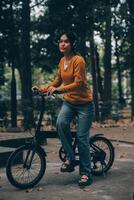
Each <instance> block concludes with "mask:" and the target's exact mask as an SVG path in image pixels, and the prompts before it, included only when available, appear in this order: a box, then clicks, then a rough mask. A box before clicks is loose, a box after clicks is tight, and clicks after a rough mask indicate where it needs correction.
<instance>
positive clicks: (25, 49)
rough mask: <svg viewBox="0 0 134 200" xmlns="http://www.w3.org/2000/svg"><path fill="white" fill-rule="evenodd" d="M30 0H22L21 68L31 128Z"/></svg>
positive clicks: (26, 119) (26, 124)
mask: <svg viewBox="0 0 134 200" xmlns="http://www.w3.org/2000/svg"><path fill="white" fill-rule="evenodd" d="M29 3H30V2H29V0H23V1H22V19H21V31H22V37H21V67H20V68H19V72H20V77H21V89H22V109H23V114H24V127H25V128H29V127H31V126H32V124H33V115H32V111H33V102H32V91H31V88H32V77H31V55H30V5H29Z"/></svg>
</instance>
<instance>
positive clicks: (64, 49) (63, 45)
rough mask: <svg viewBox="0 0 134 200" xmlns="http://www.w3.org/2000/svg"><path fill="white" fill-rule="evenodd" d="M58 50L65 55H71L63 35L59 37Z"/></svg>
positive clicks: (69, 44)
mask: <svg viewBox="0 0 134 200" xmlns="http://www.w3.org/2000/svg"><path fill="white" fill-rule="evenodd" d="M59 50H60V52H61V53H63V54H66V55H68V54H70V53H71V43H70V41H69V39H68V37H67V36H66V35H65V34H64V35H62V36H61V37H60V41H59Z"/></svg>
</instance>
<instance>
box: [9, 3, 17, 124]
mask: <svg viewBox="0 0 134 200" xmlns="http://www.w3.org/2000/svg"><path fill="white" fill-rule="evenodd" d="M10 19H11V22H10V42H9V55H10V59H11V64H10V66H11V70H12V79H11V126H12V127H17V98H16V79H15V69H14V67H15V66H14V65H15V64H14V63H15V48H14V47H15V27H14V18H13V0H10Z"/></svg>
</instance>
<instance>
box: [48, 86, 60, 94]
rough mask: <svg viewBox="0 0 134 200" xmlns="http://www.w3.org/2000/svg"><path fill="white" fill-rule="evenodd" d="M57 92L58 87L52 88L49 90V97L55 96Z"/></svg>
mask: <svg viewBox="0 0 134 200" xmlns="http://www.w3.org/2000/svg"><path fill="white" fill-rule="evenodd" d="M56 91H58V90H57V88H56V87H54V86H50V87H49V88H48V89H47V94H48V95H53V94H54V93H56Z"/></svg>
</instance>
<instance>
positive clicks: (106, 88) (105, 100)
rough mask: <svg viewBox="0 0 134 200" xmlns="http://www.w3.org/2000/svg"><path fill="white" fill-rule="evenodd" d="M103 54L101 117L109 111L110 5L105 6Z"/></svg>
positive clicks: (110, 83)
mask: <svg viewBox="0 0 134 200" xmlns="http://www.w3.org/2000/svg"><path fill="white" fill-rule="evenodd" d="M105 34H106V35H105V55H104V70H105V71H104V95H103V108H102V110H103V114H102V115H103V117H104V119H105V117H108V116H109V115H110V113H111V96H112V88H111V87H112V81H111V7H110V5H107V6H106V31H105Z"/></svg>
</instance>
